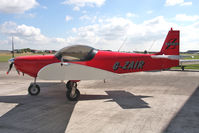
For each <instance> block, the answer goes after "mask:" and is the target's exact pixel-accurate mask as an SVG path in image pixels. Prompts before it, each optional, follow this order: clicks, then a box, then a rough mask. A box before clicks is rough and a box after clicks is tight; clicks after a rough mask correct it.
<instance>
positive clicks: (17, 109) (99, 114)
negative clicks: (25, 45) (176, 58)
mask: <svg viewBox="0 0 199 133" xmlns="http://www.w3.org/2000/svg"><path fill="white" fill-rule="evenodd" d="M6 70H7V64H6V63H0V133H23V132H29V133H40V132H41V133H49V132H56V133H64V132H67V133H79V132H87V133H94V132H99V133H101V132H104V133H110V132H113V133H132V132H133V133H160V132H168V133H198V131H199V72H197V71H184V72H182V71H162V72H141V73H134V74H130V75H123V76H121V77H120V78H116V79H113V80H106V83H104V82H103V81H81V82H80V83H79V89H80V91H81V94H82V95H81V99H80V101H78V102H70V101H68V100H67V99H66V98H65V85H64V84H63V83H61V82H59V81H58V82H55V81H54V82H46V81H42V80H38V84H39V85H40V87H41V93H40V94H39V95H38V96H29V95H28V94H27V88H28V86H29V84H30V83H31V82H32V81H33V79H32V78H30V77H28V76H24V77H23V76H18V75H17V73H16V72H15V71H14V69H13V70H12V71H11V73H10V75H8V76H7V75H5V71H6Z"/></svg>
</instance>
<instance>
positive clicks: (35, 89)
mask: <svg viewBox="0 0 199 133" xmlns="http://www.w3.org/2000/svg"><path fill="white" fill-rule="evenodd" d="M28 93H29V94H30V95H31V96H37V95H38V94H39V93H40V87H39V85H37V84H36V85H34V84H31V85H30V86H29V88H28Z"/></svg>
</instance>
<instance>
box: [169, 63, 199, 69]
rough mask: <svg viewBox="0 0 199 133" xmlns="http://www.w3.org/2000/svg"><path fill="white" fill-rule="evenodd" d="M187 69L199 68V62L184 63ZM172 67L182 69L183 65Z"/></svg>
mask: <svg viewBox="0 0 199 133" xmlns="http://www.w3.org/2000/svg"><path fill="white" fill-rule="evenodd" d="M184 66H185V69H199V64H190V65H184ZM171 69H181V66H178V67H172V68H171Z"/></svg>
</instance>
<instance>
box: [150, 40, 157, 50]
mask: <svg viewBox="0 0 199 133" xmlns="http://www.w3.org/2000/svg"><path fill="white" fill-rule="evenodd" d="M155 42H156V41H155V40H153V42H152V44H151V46H150V48H149V50H148V51H150V50H151V48H152V47H153V45H154V44H155Z"/></svg>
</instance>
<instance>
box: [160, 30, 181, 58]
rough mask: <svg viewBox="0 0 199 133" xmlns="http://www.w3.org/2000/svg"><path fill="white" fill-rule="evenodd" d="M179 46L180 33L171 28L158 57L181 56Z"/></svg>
mask: <svg viewBox="0 0 199 133" xmlns="http://www.w3.org/2000/svg"><path fill="white" fill-rule="evenodd" d="M179 45H180V31H179V30H173V29H172V28H171V30H170V31H169V32H168V34H167V37H166V39H165V41H164V44H163V46H162V49H161V51H160V52H159V53H158V55H162V54H164V55H179Z"/></svg>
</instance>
